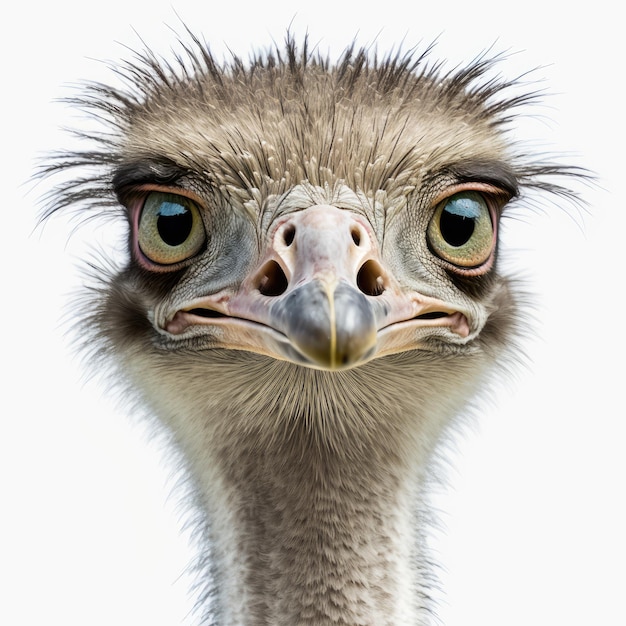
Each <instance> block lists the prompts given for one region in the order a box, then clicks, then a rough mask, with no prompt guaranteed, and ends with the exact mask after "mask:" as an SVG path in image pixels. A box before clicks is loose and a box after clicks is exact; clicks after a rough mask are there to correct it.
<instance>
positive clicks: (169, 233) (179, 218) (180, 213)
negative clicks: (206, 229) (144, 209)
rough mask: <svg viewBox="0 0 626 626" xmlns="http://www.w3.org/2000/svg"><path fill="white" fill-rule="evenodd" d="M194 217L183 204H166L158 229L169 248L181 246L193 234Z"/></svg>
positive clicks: (159, 217) (158, 218)
mask: <svg viewBox="0 0 626 626" xmlns="http://www.w3.org/2000/svg"><path fill="white" fill-rule="evenodd" d="M192 226H193V217H192V215H191V211H190V210H189V209H187V207H184V206H182V205H181V204H175V203H172V202H164V203H163V204H162V205H161V207H160V209H159V215H158V217H157V229H158V231H159V235H160V236H161V239H163V241H164V242H165V243H166V244H167V245H168V246H180V245H181V244H182V243H184V242H185V241H186V240H187V238H188V237H189V235H190V233H191V228H192Z"/></svg>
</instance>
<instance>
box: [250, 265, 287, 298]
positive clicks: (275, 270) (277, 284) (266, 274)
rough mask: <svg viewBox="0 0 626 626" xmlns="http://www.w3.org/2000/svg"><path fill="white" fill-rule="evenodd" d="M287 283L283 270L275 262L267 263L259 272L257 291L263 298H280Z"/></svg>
mask: <svg viewBox="0 0 626 626" xmlns="http://www.w3.org/2000/svg"><path fill="white" fill-rule="evenodd" d="M288 285H289V281H288V280H287V276H285V272H283V268H282V267H281V266H280V265H279V264H278V263H276V261H268V262H267V263H266V264H265V265H264V266H263V269H262V270H261V272H260V274H259V279H258V285H257V289H258V290H259V291H260V292H261V293H262V294H263V295H264V296H280V295H281V294H283V293H285V291H286V290H287V286H288Z"/></svg>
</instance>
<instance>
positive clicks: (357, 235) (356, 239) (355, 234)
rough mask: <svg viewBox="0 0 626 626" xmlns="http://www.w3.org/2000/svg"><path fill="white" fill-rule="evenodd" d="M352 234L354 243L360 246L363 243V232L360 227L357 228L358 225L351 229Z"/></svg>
mask: <svg viewBox="0 0 626 626" xmlns="http://www.w3.org/2000/svg"><path fill="white" fill-rule="evenodd" d="M350 235H352V241H354V243H355V244H356V245H357V246H360V245H361V233H360V232H359V229H358V228H356V227H355V228H353V229H352V230H351V231H350Z"/></svg>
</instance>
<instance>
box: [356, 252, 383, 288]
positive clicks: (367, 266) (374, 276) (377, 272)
mask: <svg viewBox="0 0 626 626" xmlns="http://www.w3.org/2000/svg"><path fill="white" fill-rule="evenodd" d="M356 284H357V286H358V288H359V289H360V290H361V291H362V292H363V293H364V294H365V295H366V296H379V295H380V294H381V293H383V291H385V279H384V278H383V272H382V269H381V267H380V265H378V263H376V261H372V260H371V259H370V260H369V261H365V263H363V265H361V269H360V270H359V273H358V274H357V277H356Z"/></svg>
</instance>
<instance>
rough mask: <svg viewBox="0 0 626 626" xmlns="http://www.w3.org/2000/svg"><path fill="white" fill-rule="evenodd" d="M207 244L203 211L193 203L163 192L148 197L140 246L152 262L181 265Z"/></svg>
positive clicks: (140, 223)
mask: <svg viewBox="0 0 626 626" xmlns="http://www.w3.org/2000/svg"><path fill="white" fill-rule="evenodd" d="M205 241H206V233H205V231H204V225H203V224H202V218H201V217H200V210H199V209H198V207H197V206H196V204H195V202H193V200H191V199H189V198H186V197H185V196H179V195H176V194H173V193H163V192H160V191H153V192H151V193H150V194H149V195H148V196H146V200H145V202H144V205H143V209H142V211H141V216H140V218H139V229H138V233H137V243H138V244H139V248H140V250H141V252H143V254H145V255H146V257H147V258H148V259H150V261H152V262H153V263H158V264H160V265H171V264H174V263H180V262H181V261H184V260H186V259H188V258H190V257H192V256H194V255H195V254H197V253H198V252H199V251H200V250H201V248H202V246H203V245H204V242H205Z"/></svg>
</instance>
